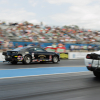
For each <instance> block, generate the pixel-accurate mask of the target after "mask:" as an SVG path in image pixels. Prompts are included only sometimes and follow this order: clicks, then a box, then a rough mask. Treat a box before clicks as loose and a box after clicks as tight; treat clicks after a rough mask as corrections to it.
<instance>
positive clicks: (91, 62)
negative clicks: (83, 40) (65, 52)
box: [85, 51, 100, 77]
mask: <svg viewBox="0 0 100 100" xmlns="http://www.w3.org/2000/svg"><path fill="white" fill-rule="evenodd" d="M85 65H86V67H87V69H88V70H89V71H93V74H94V75H95V76H96V77H100V51H97V52H93V53H89V54H87V55H86V58H85Z"/></svg>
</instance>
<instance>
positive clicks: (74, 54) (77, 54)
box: [69, 52, 89, 59]
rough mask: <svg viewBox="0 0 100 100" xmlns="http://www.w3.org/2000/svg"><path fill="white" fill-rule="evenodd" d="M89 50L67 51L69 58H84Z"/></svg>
mask: <svg viewBox="0 0 100 100" xmlns="http://www.w3.org/2000/svg"><path fill="white" fill-rule="evenodd" d="M88 53H89V52H69V59H84V58H85V57H86V55H87V54H88Z"/></svg>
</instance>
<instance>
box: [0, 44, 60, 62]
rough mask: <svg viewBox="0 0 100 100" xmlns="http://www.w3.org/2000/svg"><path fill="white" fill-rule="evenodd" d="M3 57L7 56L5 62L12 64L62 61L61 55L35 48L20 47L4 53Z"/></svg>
mask: <svg viewBox="0 0 100 100" xmlns="http://www.w3.org/2000/svg"><path fill="white" fill-rule="evenodd" d="M2 55H4V56H5V61H9V62H10V63H11V64H17V62H22V63H23V64H30V63H32V62H40V63H43V62H53V63H58V62H59V61H60V57H59V54H57V53H55V52H48V51H46V50H45V49H43V48H40V47H33V46H27V47H19V48H16V49H14V50H11V51H7V52H3V53H2Z"/></svg>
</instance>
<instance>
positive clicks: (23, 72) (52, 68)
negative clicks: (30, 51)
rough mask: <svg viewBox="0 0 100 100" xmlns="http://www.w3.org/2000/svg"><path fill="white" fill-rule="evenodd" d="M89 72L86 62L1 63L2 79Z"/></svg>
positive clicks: (0, 73) (0, 76) (0, 75)
mask: <svg viewBox="0 0 100 100" xmlns="http://www.w3.org/2000/svg"><path fill="white" fill-rule="evenodd" d="M83 71H88V70H87V68H86V67H85V65H84V60H61V61H60V62H59V63H58V64H53V63H44V64H40V63H32V64H29V65H23V64H22V63H18V64H17V65H12V64H10V63H0V78H10V77H25V76H36V75H48V74H63V73H71V72H83Z"/></svg>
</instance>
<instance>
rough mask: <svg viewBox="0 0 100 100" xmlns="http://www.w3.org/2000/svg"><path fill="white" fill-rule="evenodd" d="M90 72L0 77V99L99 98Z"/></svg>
mask: <svg viewBox="0 0 100 100" xmlns="http://www.w3.org/2000/svg"><path fill="white" fill-rule="evenodd" d="M99 94H100V79H97V78H95V77H94V76H93V74H92V73H91V72H84V73H83V72H80V73H76V74H75V73H74V74H73V73H71V74H64V75H46V76H33V77H27V78H13V79H0V100H94V99H95V100H99V98H100V95H99Z"/></svg>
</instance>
